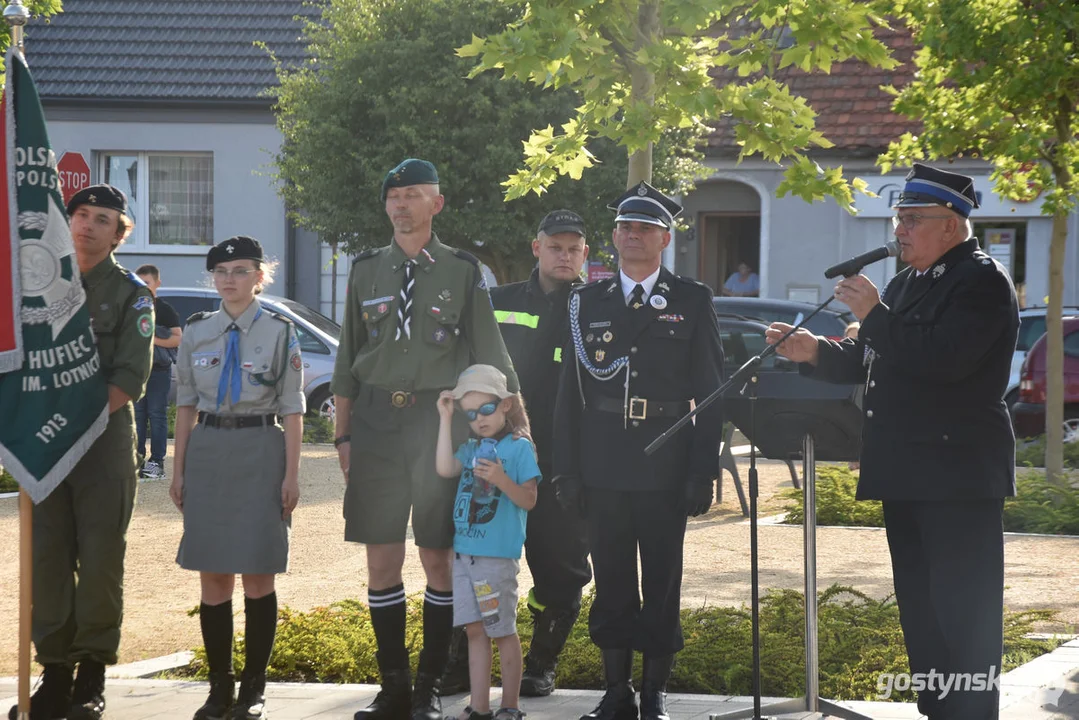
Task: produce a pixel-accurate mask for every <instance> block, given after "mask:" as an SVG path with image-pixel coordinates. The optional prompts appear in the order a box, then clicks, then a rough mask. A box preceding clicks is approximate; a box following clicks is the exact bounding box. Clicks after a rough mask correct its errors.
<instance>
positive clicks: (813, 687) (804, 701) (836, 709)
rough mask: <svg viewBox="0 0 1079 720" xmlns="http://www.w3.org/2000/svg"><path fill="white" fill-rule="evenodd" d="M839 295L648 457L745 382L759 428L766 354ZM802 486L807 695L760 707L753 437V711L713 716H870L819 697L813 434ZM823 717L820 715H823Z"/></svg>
mask: <svg viewBox="0 0 1079 720" xmlns="http://www.w3.org/2000/svg"><path fill="white" fill-rule="evenodd" d="M834 299H835V296H834V295H832V296H829V297H828V299H827V300H825V301H824V302H822V303H820V304H819V305H817V307H816V308H815V309H814V310H813V312H811V313H809V314H808V315H806V316H805V317H804V318H802V320H801V322H799V323H796V324H795V325H794V327H792V328H791V329H790V330H788V331H787V332H786V333H784V335H783V337H781V338H780V339H779V341H778V342H776V343H774V344H772V345H769V346H767V347H766V348H764V350H762V351H761V352H760V354H758V355H755V356H753V357H751V358H750V359H749V360H747V361H746V362H745V364H743V365H742V367H740V368H738V369H737V370H736V371H735V372H734V374H732V375H731V376H730V378H728V379H727V381H726V382H724V383H723V384H722V385H720V386H719V387H718V388H717V389H716V391H715V392H713V393H712V394H711V395H709V396H708V397H707V398H705V399H704V400H702V401H701V402H700V403H698V404H697V406H696V407H695V408H694V409H693V410H691V411H690V412H689V413H687V414H686V415H684V416H683V417H682V418H680V419H679V420H678V422H676V423H675V424H674V425H672V426H671V427H670V428H668V429H667V431H666V432H664V433H663V434H662V435H660V436H659V437H657V438H656V439H655V440H653V441H652V442H651V443H650V444H649V445H648V447H646V448H645V449H644V452H645V454H646V455H651V454H652V453H654V452H655V451H656V450H658V449H659V448H660V447H662V446H663V444H664V443H665V442H667V440H669V439H670V437H671V436H672V435H674V434H675V433H676V432H678V430H679V429H681V428H682V427H684V426H685V425H686V423H688V422H689V421H690V420H692V419H693V418H694V417H695V416H696V415H697V414H698V413H699V412H701V411H702V410H704V409H705V408H706V407H708V406H709V405H711V404H712V403H713V402H715V401H716V400H717V399H718V398H719V397H720V396H722V395H723V394H724V393H725V392H727V390H729V389H730V388H732V387H734V386H735V385H737V384H739V383H741V384H742V385H743V387H742V390H741V391H740V392H741V393H745V392H746V390H747V389H748V390H749V425H750V433H751V434H754V435H755V434H756V433H755V432H754V428H755V422H756V404H757V381H758V377H757V370H758V369H759V368H760V366H761V364H762V363H763V362H764V360H766V359H767V358H769V357H771V356H772V355H775V354H776V352H778V348H779V346H780V345H781V344H782V343H783V341H784V340H786V339H787V338H789V337H790V336H791V335H793V334H794V333H795V332H797V331H798V330H799V329H800V328H802V327H803V326H804V325H805V323H806V322H807V321H808V320H809V319H810V318H811V317H813V316H814V315H816V314H817V313H819V312H820V311H821V310H823V309H824V308H825V307H827V306H828V304H829V303H831V302H832V300H834ZM802 463H803V464H802V477H803V480H802V488H803V493H804V494H805V495H804V497H805V519H804V521H803V522H804V523H805V528H804V535H805V537H804V551H805V555H806V557H805V573H806V578H805V609H806V695H805V697H803V698H795V699H793V700H785V701H782V702H778V703H773V704H771V705H768V706H767V707H764V708H762V707H761V632H760V569H759V565H758V562H759V554H758V540H757V495H758V489H759V487H758V483H757V447H756V444H755V443H754V442H753V438H750V440H749V572H750V604H751V608H750V617H751V626H752V638H753V708H752V712H753V714H752V715H748V714H747V713H748V712H749V710H748V709H746V710H734V711H729V712H725V713H722V714H712V715H710V716H709V720H734V719H735V718H752V720H773V719H774V718H775V717H776V716H774V715H767V716H765V715H762V714H761V713H762V712H763V711H769V712H778V713H799V715H798V717H799V718H802V719H803V720H805V719H806V718H807V716H806V715H805V713H806V712H807V711H809V712H817V711H818V710H819V709H821V706H823V707H824V709H826V710H827V711H828V714H829V717H839V718H845V719H846V720H871V719H870V718H867V717H866V716H864V715H861V714H859V713H857V712H855V711H853V710H849V709H847V708H845V707H842V706H840V705H837V704H835V703H832V702H829V701H827V700H821V699H820V698H819V697H818V694H817V690H818V687H819V677H818V668H817V612H816V610H817V589H816V588H817V577H816V522H817V518H816V500H815V494H814V493H815V474H816V472H815V470H814V468H813V465H814V455H813V437H812V435H809V434H807V435H806V436H805V440H804V445H803V455H802ZM818 717H819V716H818Z"/></svg>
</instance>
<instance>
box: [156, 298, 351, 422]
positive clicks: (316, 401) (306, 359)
mask: <svg viewBox="0 0 1079 720" xmlns="http://www.w3.org/2000/svg"><path fill="white" fill-rule="evenodd" d="M157 296H158V297H159V298H161V299H162V300H164V301H166V302H167V303H168V304H169V305H172V307H173V308H175V309H176V314H177V315H179V316H180V324H181V326H182V325H186V324H187V319H188V318H189V317H191V316H192V315H193V314H195V313H197V312H204V311H207V310H217V308H218V305H219V304H220V302H221V298H220V297H219V296H218V294H217V292H216V291H214V290H211V289H209V288H191V287H186V288H181V287H161V288H158V290H157ZM259 302H260V303H262V304H263V305H265V306H266V307H268V308H269V309H271V310H273V311H274V312H278V313H281V314H282V315H284V316H286V317H288V318H289V319H290V320H292V323H293V326H294V327H295V328H296V339H297V340H299V341H300V354H301V356H302V357H303V381H304V388H303V391H304V395H306V396H307V412H308V413H309V414H316V413H317V414H319V415H321V416H323V417H325V418H329V419H330V420H333V410H334V408H333V394H332V393H330V378H331V377H332V376H333V364H334V360H336V358H337V343H338V338H339V336H340V334H341V326H340V325H338V324H337V323H335V322H334V321H333V320H330V319H329V318H328V317H326V316H325V315H323V314H322V313H319V312H316V311H314V310H312V309H311V308H309V307H307V306H306V305H303V304H301V303H298V302H296V301H295V300H289V299H288V298H283V297H278V296H276V295H259ZM173 368H174V369H173V383H172V389H171V391H170V394H169V400H170V402H175V400H176V382H175V379H176V375H175V373H176V371H175V366H173Z"/></svg>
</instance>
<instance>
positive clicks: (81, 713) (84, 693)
mask: <svg viewBox="0 0 1079 720" xmlns="http://www.w3.org/2000/svg"><path fill="white" fill-rule="evenodd" d="M104 714H105V665H104V664H103V663H99V662H98V661H96V660H83V661H82V662H80V663H79V674H78V675H76V676H75V687H74V689H73V690H72V691H71V709H70V710H69V711H68V713H67V720H101V716H102V715H104Z"/></svg>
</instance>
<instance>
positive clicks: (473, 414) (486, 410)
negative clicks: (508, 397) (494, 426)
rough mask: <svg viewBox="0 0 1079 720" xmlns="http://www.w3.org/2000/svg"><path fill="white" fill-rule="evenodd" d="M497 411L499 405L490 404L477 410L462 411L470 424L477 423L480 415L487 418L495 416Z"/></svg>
mask: <svg viewBox="0 0 1079 720" xmlns="http://www.w3.org/2000/svg"><path fill="white" fill-rule="evenodd" d="M497 409H498V403H496V402H489V403H484V404H483V405H480V406H479V407H478V408H477V409H475V410H464V409H462V410H461V412H463V413H464V414H465V417H467V418H468V421H469V422H475V420H476V418H478V417H479V416H480V415H483V416H484V417H487V416H488V415H494V414H495V410H497Z"/></svg>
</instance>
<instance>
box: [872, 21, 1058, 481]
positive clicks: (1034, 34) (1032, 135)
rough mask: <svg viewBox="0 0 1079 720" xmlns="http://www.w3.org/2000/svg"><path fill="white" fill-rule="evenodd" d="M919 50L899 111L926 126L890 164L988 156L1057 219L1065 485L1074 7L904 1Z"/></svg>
mask: <svg viewBox="0 0 1079 720" xmlns="http://www.w3.org/2000/svg"><path fill="white" fill-rule="evenodd" d="M894 12H896V13H897V15H898V16H899V17H901V18H902V19H903V21H905V22H906V23H907V25H909V27H910V28H911V30H912V31H913V33H914V38H915V41H916V43H917V44H918V45H920V46H921V49H920V50H919V51H918V52H917V54H916V55H915V58H914V61H915V64H916V66H917V69H918V72H917V73H916V75H915V78H914V80H913V82H911V83H910V84H909V85H907V86H906V87H904V88H902V89H901V90H900V91H898V96H897V97H896V101H895V110H896V111H898V112H900V113H903V114H904V115H907V116H909V117H912V118H920V119H921V120H922V122H923V124H924V130H923V131H922V132H921V133H919V134H917V135H914V134H911V133H908V134H906V135H904V136H903V137H901V138H900V139H899V140H897V141H896V142H894V143H892V145H891V146H890V147H889V149H888V152H887V153H885V154H884V155H883V156H882V157H881V163H882V165H883V166H884V169H885V172H887V171H888V170H889V169H891V167H892V165H893V164H901V165H909V164H910V163H911V161H914V160H921V159H924V158H959V157H963V156H964V155H969V156H972V157H982V158H984V159H985V160H987V161H989V162H990V163H992V164H993V167H994V169H993V172H992V174H991V176H990V177H991V178H992V180H993V183H994V188H995V190H996V192H997V193H998V194H1000V195H1001V196H1003V197H1005V198H1010V199H1013V200H1022V201H1029V200H1033V199H1034V198H1035V197H1036V196H1037V194H1038V193H1039V191H1040V192H1042V193H1044V197H1043V199H1042V212H1043V213H1044V214H1046V215H1052V217H1053V231H1052V240H1051V244H1050V248H1049V306H1048V309H1047V312H1046V334H1047V336H1048V337H1047V345H1048V347H1047V368H1046V370H1047V372H1046V376H1047V383H1048V387H1047V397H1046V404H1045V409H1046V417H1045V423H1046V436H1047V437H1046V440H1047V443H1046V458H1045V467H1046V473H1047V475H1048V476H1049V478H1050V479H1053V480H1055V481H1057V482H1063V477H1064V476H1063V421H1064V404H1063V397H1064V395H1063V393H1064V387H1063V385H1064V349H1063V334H1062V333H1063V324H1062V320H1061V311H1062V301H1063V297H1064V274H1063V272H1064V271H1063V268H1064V250H1065V245H1066V242H1067V236H1068V227H1067V225H1068V215H1069V213H1070V212H1071V211H1072V210H1074V209H1075V207H1076V201H1075V198H1076V195H1077V194H1079V3H1076V2H1055V1H1051V0H898V2H896V3H895V10H894Z"/></svg>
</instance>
